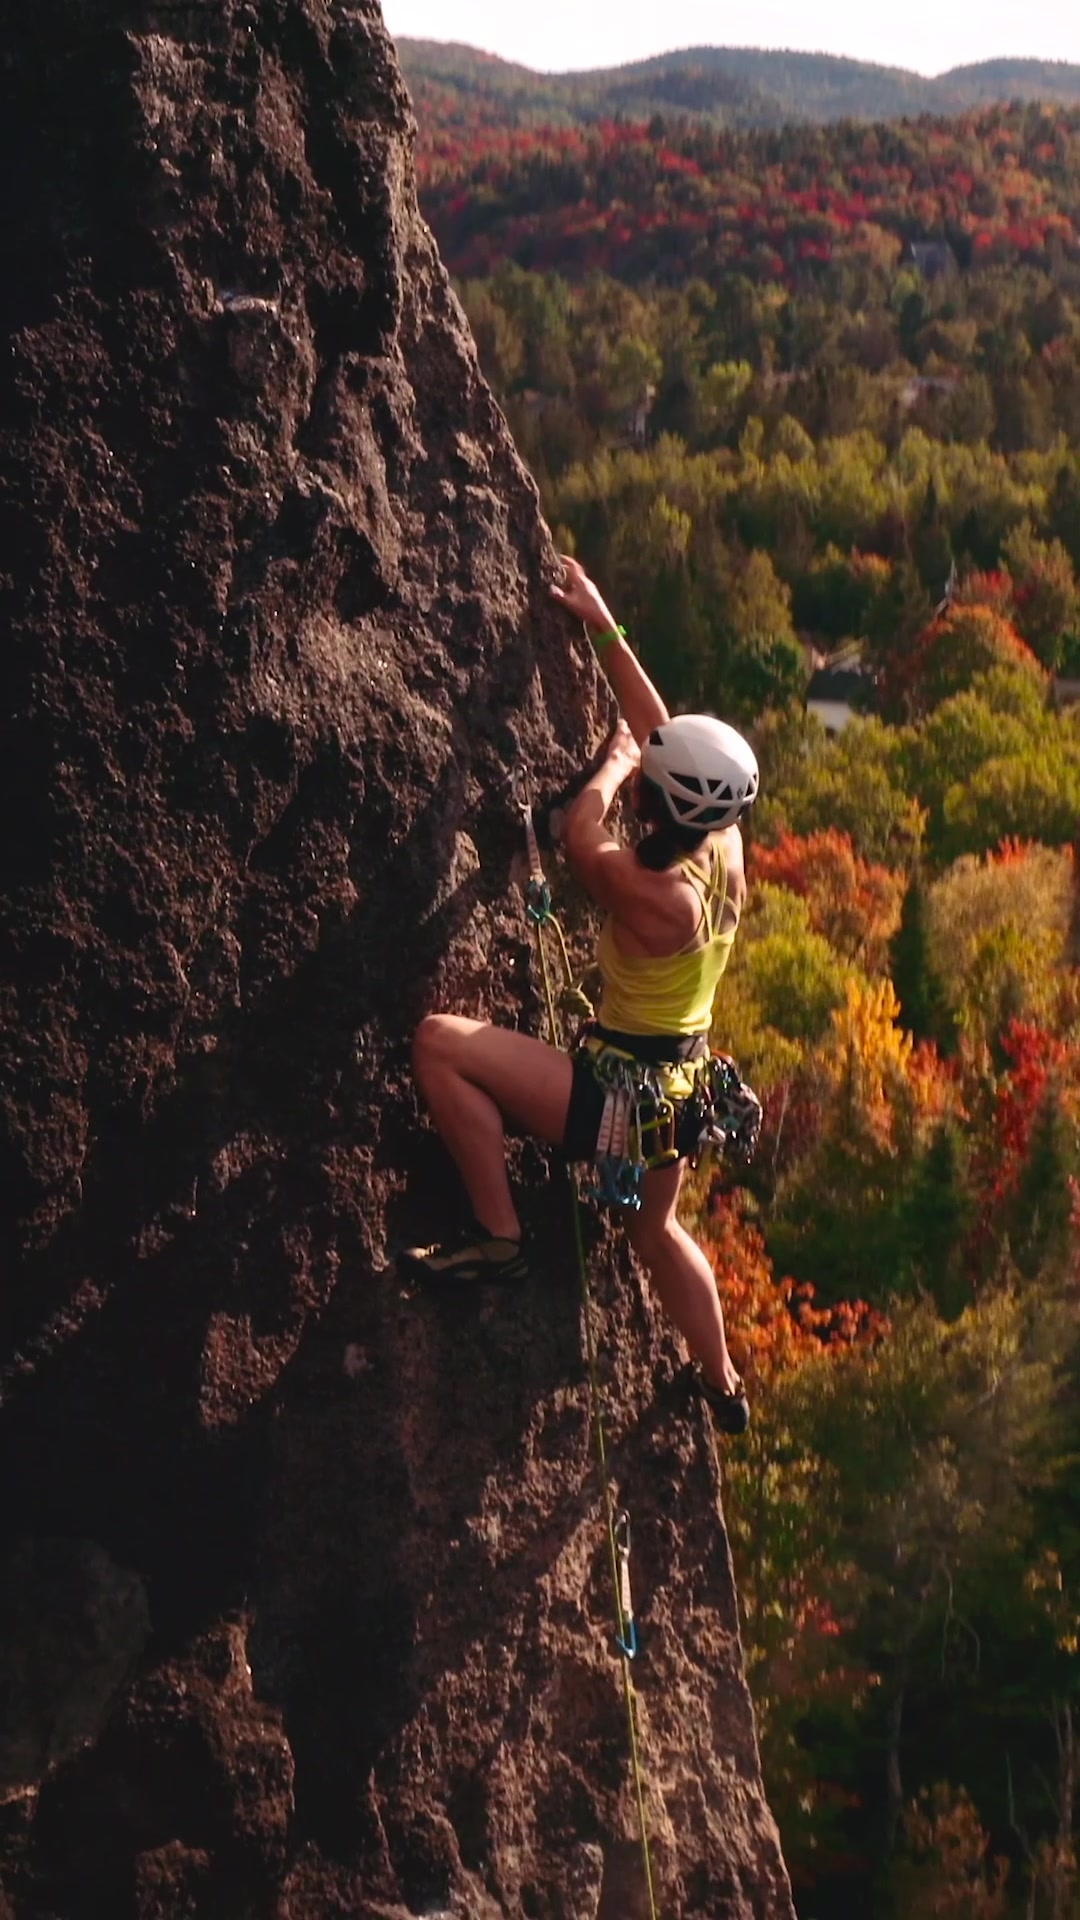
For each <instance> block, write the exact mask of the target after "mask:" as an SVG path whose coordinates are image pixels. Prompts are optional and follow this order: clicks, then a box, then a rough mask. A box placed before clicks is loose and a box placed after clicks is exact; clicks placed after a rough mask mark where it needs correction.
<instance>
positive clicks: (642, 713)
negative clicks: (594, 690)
mask: <svg viewBox="0 0 1080 1920" xmlns="http://www.w3.org/2000/svg"><path fill="white" fill-rule="evenodd" d="M562 563H563V580H564V583H565V584H564V585H563V586H561V587H552V589H551V591H552V594H553V595H554V597H555V599H556V600H558V601H559V603H560V605H561V606H564V607H565V608H566V610H567V612H568V613H573V614H576V615H577V617H578V619H579V620H584V622H585V625H586V626H587V627H588V629H589V631H590V633H591V634H593V635H594V636H597V637H596V639H595V642H594V644H595V645H596V652H597V657H598V659H599V661H600V664H601V666H602V667H603V669H604V672H605V673H606V675H607V677H608V679H609V681H610V682H611V686H612V690H613V692H614V694H615V698H616V700H617V701H618V703H619V711H620V713H621V714H622V715H623V717H624V718H625V720H626V723H627V725H628V727H629V728H630V731H631V733H632V734H633V736H634V739H635V740H636V741H637V743H638V746H639V747H640V746H644V744H645V741H646V740H647V739H648V737H649V735H650V733H651V732H652V730H653V728H654V727H662V726H663V725H664V723H665V721H667V720H668V719H669V718H670V715H669V713H668V710H667V707H666V706H665V705H664V702H663V701H662V700H661V698H660V695H659V694H658V693H657V691H656V688H655V687H654V686H653V683H652V681H651V680H650V679H649V676H648V674H647V673H646V671H645V669H644V667H643V666H642V664H641V662H640V660H639V659H638V657H637V655H636V653H635V652H634V650H633V648H632V647H628V646H627V644H626V641H625V640H624V639H623V637H622V635H621V634H620V633H619V630H618V628H617V627H616V625H615V620H614V617H613V615H612V613H611V611H610V609H609V607H608V605H607V603H606V601H605V600H604V599H603V597H602V595H601V593H600V591H599V588H597V587H596V586H594V584H593V582H592V581H591V580H590V579H589V576H588V574H587V573H586V572H585V569H584V567H583V566H581V564H580V562H579V561H577V560H573V559H571V558H570V556H569V554H564V555H563V556H562Z"/></svg>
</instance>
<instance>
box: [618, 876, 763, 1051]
mask: <svg viewBox="0 0 1080 1920" xmlns="http://www.w3.org/2000/svg"><path fill="white" fill-rule="evenodd" d="M677 865H678V866H679V867H680V868H681V869H682V872H683V873H684V874H685V875H686V878H687V879H688V880H689V881H690V883H691V885H692V886H693V887H694V888H695V889H696V891H697V893H698V895H699V897H700V900H701V915H702V919H703V920H704V923H705V929H706V932H707V933H708V936H709V937H708V939H707V941H706V942H705V944H704V946H701V947H698V946H686V947H681V948H680V949H679V952H678V953H670V954H663V955H661V956H657V955H655V954H628V953H622V952H620V950H619V948H618V946H617V945H616V942H615V929H614V925H613V921H612V919H611V917H610V916H609V918H608V919H607V920H605V922H604V924H603V927H602V928H601V930H600V939H599V942H598V943H597V949H596V958H597V963H598V965H599V968H600V973H601V976H602V978H603V982H604V991H603V995H602V998H601V1001H600V1015H599V1018H600V1024H601V1026H604V1027H610V1028H611V1029H612V1031H613V1032H615V1033H642V1034H645V1033H680V1034H690V1033H707V1032H708V1030H709V1027H710V1025H711V1024H712V1004H713V998H714V996H715V993H716V989H717V986H718V984H719V981H720V976H721V974H722V973H723V971H724V968H725V967H726V966H727V963H728V956H729V955H730V953H731V949H732V947H733V945H734V943H735V929H734V927H730V928H729V929H728V931H727V932H726V933H721V932H720V931H719V928H720V921H721V918H722V916H723V912H724V902H725V900H726V899H727V863H726V861H725V859H724V855H723V852H722V850H721V848H720V846H719V844H718V842H716V841H710V843H709V874H708V877H706V875H705V874H703V873H702V872H701V869H700V868H699V867H695V866H694V864H693V862H692V861H691V860H688V859H687V860H680V861H678V862H677ZM695 938H696V936H695Z"/></svg>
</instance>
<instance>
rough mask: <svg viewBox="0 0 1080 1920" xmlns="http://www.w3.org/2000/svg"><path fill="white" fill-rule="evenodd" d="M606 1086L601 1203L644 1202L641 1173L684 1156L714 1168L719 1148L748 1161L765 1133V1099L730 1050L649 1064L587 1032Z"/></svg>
mask: <svg viewBox="0 0 1080 1920" xmlns="http://www.w3.org/2000/svg"><path fill="white" fill-rule="evenodd" d="M580 1044H581V1045H582V1046H583V1047H584V1049H585V1051H587V1052H588V1053H589V1054H590V1055H591V1057H592V1069H593V1073H594V1074H595V1076H596V1079H597V1080H598V1081H599V1083H600V1085H601V1087H602V1088H603V1089H604V1107H603V1112H602V1115H601V1119H600V1128H599V1132H598V1134H597V1139H596V1152H595V1156H594V1161H593V1171H594V1179H595V1185H594V1186H593V1188H592V1189H591V1191H590V1192H589V1198H590V1199H592V1200H594V1201H595V1202H597V1203H598V1204H599V1205H601V1206H607V1207H629V1208H631V1209H634V1210H636V1209H637V1208H639V1207H640V1205H641V1180H642V1175H643V1174H645V1173H648V1172H651V1170H652V1169H653V1168H654V1167H667V1166H672V1165H674V1163H675V1161H676V1160H678V1159H679V1158H680V1157H681V1155H682V1154H683V1153H685V1154H686V1157H687V1159H688V1160H689V1161H690V1163H691V1165H692V1166H695V1167H697V1166H702V1165H707V1164H708V1160H709V1158H710V1156H711V1154H712V1153H713V1151H714V1150H717V1149H718V1150H719V1152H720V1154H721V1156H722V1157H723V1158H724V1159H726V1160H730V1161H734V1162H736V1163H739V1162H741V1163H742V1164H743V1165H747V1164H748V1163H749V1161H750V1160H751V1159H752V1157H753V1153H754V1149H755V1147H756V1146H757V1139H758V1134H759V1133H760V1131H761V1102H760V1100H759V1099H758V1097H757V1094H756V1093H755V1092H754V1090H753V1088H752V1087H748V1086H747V1084H746V1082H745V1081H744V1080H742V1079H740V1077H739V1071H738V1068H737V1067H736V1065H735V1063H734V1061H733V1060H731V1059H729V1058H728V1056H727V1054H724V1053H708V1052H706V1051H704V1049H703V1050H702V1052H701V1054H700V1056H696V1057H694V1056H692V1057H691V1058H689V1059H687V1060H683V1061H680V1062H677V1063H673V1064H671V1065H664V1066H650V1065H648V1063H647V1062H645V1061H643V1060H640V1059H638V1058H637V1056H636V1055H634V1054H632V1053H627V1052H625V1051H624V1050H623V1049H622V1048H621V1047H614V1046H612V1045H610V1043H609V1042H607V1041H605V1040H604V1039H602V1038H601V1037H600V1036H599V1035H595V1034H594V1035H590V1034H588V1033H586V1034H585V1035H584V1036H583V1039H582V1041H581V1043H580Z"/></svg>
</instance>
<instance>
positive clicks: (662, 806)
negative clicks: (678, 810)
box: [634, 774, 709, 873]
mask: <svg viewBox="0 0 1080 1920" xmlns="http://www.w3.org/2000/svg"><path fill="white" fill-rule="evenodd" d="M637 816H638V819H639V820H640V821H641V824H642V826H644V827H648V828H649V832H648V833H646V834H645V836H644V838H643V839H641V840H639V841H638V844H637V846H636V847H635V848H634V852H635V853H636V855H637V857H638V859H639V860H640V862H641V864H642V866H643V867H648V869H649V872H650V873H665V872H666V871H667V869H668V867H673V866H674V865H675V862H676V860H685V859H686V857H687V855H688V854H693V853H696V852H697V851H698V848H699V847H703V846H704V845H705V842H706V840H707V839H708V837H709V835H708V833H707V832H705V833H703V832H702V831H701V829H700V827H680V826H679V825H678V824H677V823H676V822H675V821H674V820H673V819H672V817H671V815H670V813H669V812H668V809H667V802H666V801H665V799H664V796H663V794H662V793H661V791H660V788H659V787H658V786H657V785H656V783H655V781H653V780H648V779H646V777H645V775H644V774H641V775H640V776H639V782H638V799H637Z"/></svg>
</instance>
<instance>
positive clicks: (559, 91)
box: [397, 39, 1080, 141]
mask: <svg viewBox="0 0 1080 1920" xmlns="http://www.w3.org/2000/svg"><path fill="white" fill-rule="evenodd" d="M397 44H398V53H399V56H400V59H401V64H402V67H403V69H404V72H405V76H406V78H407V80H408V82H409V85H410V87H411V88H412V91H413V96H414V98H415V100H416V105H417V111H418V113H419V116H420V121H421V133H422V137H423V139H424V140H425V141H430V140H431V139H432V138H433V137H434V136H436V135H437V134H445V133H452V132H454V131H455V130H456V131H457V132H458V134H459V135H460V134H462V133H467V132H468V131H469V130H471V129H475V128H476V127H479V126H484V125H500V126H504V127H508V126H515V127H525V126H530V125H536V124H540V123H544V124H547V125H556V124H560V123H561V124H563V125H571V124H580V125H587V124H589V123H590V122H596V121H600V120H607V119H613V118H615V117H616V116H621V117H623V118H628V119H637V120H647V119H649V118H650V116H651V115H653V114H657V113H659V114H665V115H673V114H677V115H680V116H682V115H686V116H688V117H691V118H694V119H701V120H705V121H709V122H712V123H713V124H714V125H716V126H722V127H731V128H740V127H742V128H747V127H779V126H782V125H784V124H785V123H787V122H789V121H797V120H805V121H829V120H846V119H854V120H880V119H897V118H899V117H900V116H901V115H904V114H909V115H910V114H921V113H936V114H943V113H959V112H961V111H963V109H964V108H965V107H972V106H977V105H979V104H981V103H983V102H990V101H1010V100H1046V101H1057V102H1065V103H1067V102H1076V101H1080V67H1075V66H1070V65H1069V64H1068V63H1067V62H1065V61H1054V60H988V61H986V62H984V63H981V64H980V65H978V66H973V67H957V68H954V69H953V71H952V72H950V73H944V74H941V75H939V76H938V77H937V78H936V79H926V78H925V77H924V76H923V75H922V74H918V73H907V72H904V71H903V70H902V69H900V68H897V67H879V66H874V65H872V64H871V63H870V62H869V61H865V60H842V59H837V58H835V57H834V56H832V55H830V54H822V53H778V52H761V51H758V50H756V49H754V48H750V47H691V48H689V49H687V50H686V51H685V52H681V53H668V54H663V55H660V56H659V57H657V58H654V59H651V60H639V61H634V62H632V63H630V64H629V65H626V66H621V67H611V68H602V69H598V70H596V71H594V72H588V73H535V72H534V71H533V70H532V69H531V68H530V67H522V66H516V65H514V64H513V62H511V61H507V60H500V59H497V58H496V57H495V56H494V55H493V54H487V53H480V52H478V51H477V50H476V49H475V48H473V47H464V46H457V45H454V44H452V43H450V44H443V43H442V42H440V41H434V40H408V39H402V40H399V41H398V43H397Z"/></svg>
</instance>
